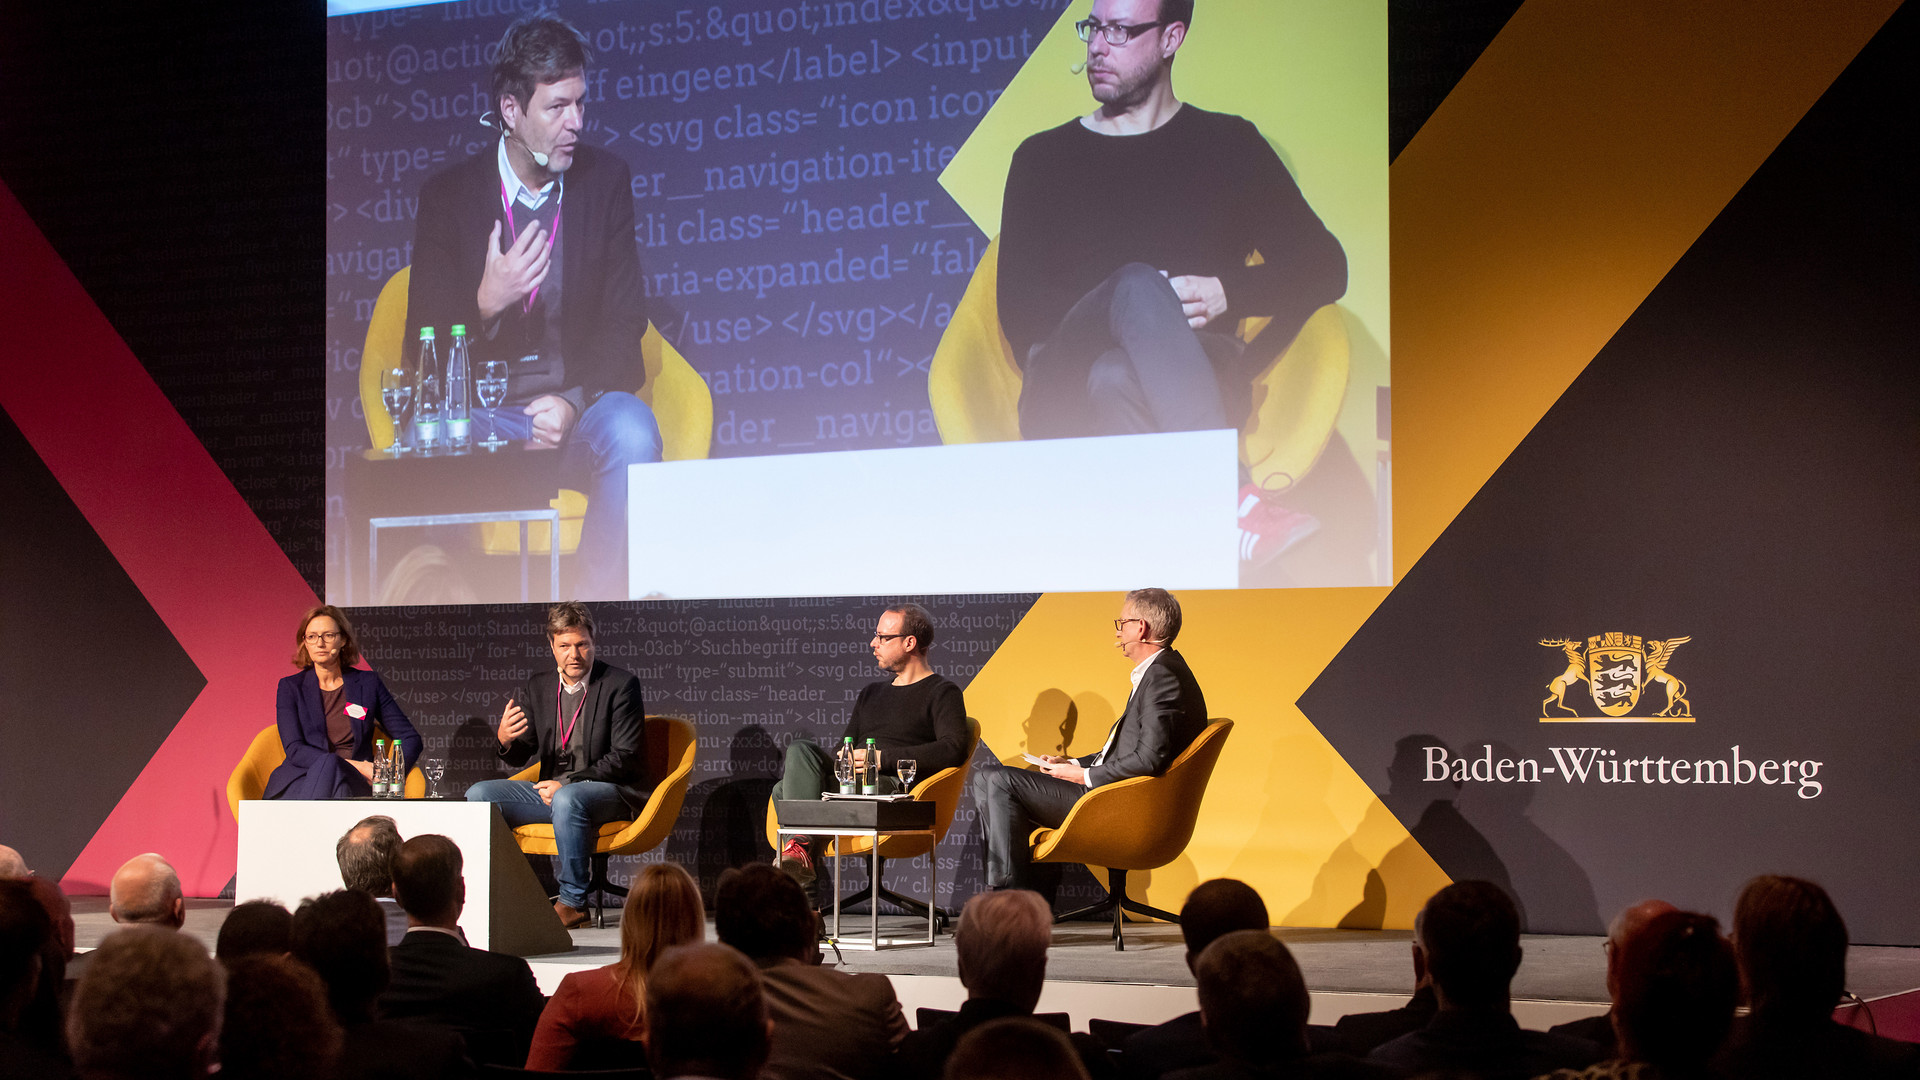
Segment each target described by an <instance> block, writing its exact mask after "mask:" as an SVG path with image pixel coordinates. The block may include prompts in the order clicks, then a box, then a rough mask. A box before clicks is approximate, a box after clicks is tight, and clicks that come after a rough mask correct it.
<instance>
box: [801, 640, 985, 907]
mask: <svg viewBox="0 0 1920 1080" xmlns="http://www.w3.org/2000/svg"><path fill="white" fill-rule="evenodd" d="M933 637H934V627H933V619H932V618H931V617H930V616H928V614H927V613H926V610H925V609H924V608H922V607H920V605H918V604H897V605H895V606H893V607H890V608H888V609H887V610H886V611H884V612H882V613H881V615H880V621H879V624H878V625H876V626H875V627H874V631H873V639H872V642H871V644H872V647H873V659H874V662H875V663H877V664H879V665H880V668H881V670H883V671H886V672H888V673H890V674H892V676H893V678H892V679H883V680H881V681H879V682H874V683H868V684H867V685H866V687H865V688H864V689H862V690H861V691H860V696H859V697H858V698H857V699H855V701H854V703H853V715H852V716H851V717H849V718H848V720H847V729H846V731H845V733H844V734H843V736H842V737H843V738H848V739H852V740H853V745H854V747H855V749H854V754H855V757H856V762H858V763H864V761H865V760H866V752H867V751H866V746H867V740H868V739H872V740H873V741H874V746H875V747H876V748H877V749H878V750H879V751H880V757H881V762H882V765H883V767H884V768H885V769H886V770H887V771H888V772H889V773H892V772H893V763H894V762H898V761H903V760H910V761H912V762H914V763H915V765H916V766H917V767H918V768H917V772H916V774H915V775H916V777H917V778H919V779H924V778H926V777H929V776H932V775H933V774H934V773H937V772H939V771H940V770H942V769H950V768H953V767H954V766H956V765H959V764H960V763H961V762H962V761H965V760H966V756H967V744H968V741H969V739H968V733H967V704H966V702H965V700H963V699H962V698H961V696H960V687H958V686H956V685H954V683H952V682H951V681H949V680H948V679H946V678H944V677H942V676H940V675H937V674H935V673H934V670H933V668H932V667H930V666H928V664H927V650H928V649H930V648H932V647H933ZM839 749H840V748H839V747H837V746H836V747H834V748H832V749H826V748H823V747H821V746H819V745H817V744H815V743H812V742H808V741H807V740H805V739H795V740H794V741H793V742H791V743H789V744H787V765H786V769H785V771H784V772H783V773H782V774H781V777H780V782H779V783H778V784H775V785H774V787H773V797H774V798H775V799H818V798H819V797H820V793H821V792H823V791H829V790H838V789H839V782H838V779H837V778H836V777H835V776H834V772H833V762H834V754H835V753H837V752H838V751H839ZM896 775H897V774H896ZM899 789H900V785H899V782H898V780H897V779H895V775H883V776H882V777H881V790H882V791H883V792H886V793H891V792H895V791H898V790H899ZM814 850H815V849H814V845H813V838H812V837H806V836H801V837H794V838H792V839H790V840H788V841H787V843H786V845H785V846H784V847H782V848H781V849H780V866H781V868H782V869H784V870H786V871H787V872H788V873H790V874H792V875H793V876H794V877H795V878H796V879H797V880H799V882H800V883H801V884H802V885H805V886H807V887H808V892H809V898H810V899H812V900H814V901H815V902H816V905H817V903H818V901H819V899H820V890H819V889H818V887H817V885H816V871H815V868H814V865H813V852H814Z"/></svg>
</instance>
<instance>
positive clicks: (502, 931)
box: [233, 799, 573, 956]
mask: <svg viewBox="0 0 1920 1080" xmlns="http://www.w3.org/2000/svg"><path fill="white" fill-rule="evenodd" d="M375 814H385V815H387V816H388V817H390V818H392V819H393V820H394V822H395V823H396V824H397V825H398V826H399V828H400V836H401V837H402V838H403V839H405V838H411V837H415V836H419V835H422V834H424V833H438V834H440V835H442V836H445V837H446V838H447V839H449V840H452V841H453V842H454V843H455V844H457V845H459V847H460V855H461V858H462V861H463V862H464V864H465V875H466V880H467V906H466V910H465V911H464V912H463V913H462V914H461V916H460V929H461V930H462V931H464V932H465V933H466V935H467V943H468V944H470V945H472V946H473V947H474V948H476V949H488V950H491V951H493V952H498V953H508V954H510V955H513V956H538V955H541V954H544V953H556V952H566V951H567V950H569V949H571V948H573V938H572V937H571V936H570V935H568V933H567V931H566V929H565V928H563V927H562V926H561V925H560V917H559V916H557V915H555V914H554V913H553V904H552V903H551V902H550V901H548V899H547V897H546V893H545V891H544V890H542V889H541V888H540V879H539V878H537V877H535V876H534V874H533V868H532V867H530V866H528V865H527V857H526V856H525V855H523V854H521V852H520V848H519V847H518V845H516V844H515V843H514V842H513V831H512V830H511V829H509V828H507V823H506V820H505V819H504V818H502V817H501V816H500V809H499V807H497V806H494V805H493V804H492V803H478V802H465V801H462V800H452V799H448V800H425V799H338V800H315V801H293V800H265V799H249V800H246V801H244V802H242V803H241V804H240V850H239V856H240V857H239V864H238V867H237V869H236V872H235V877H234V896H233V898H234V902H235V903H245V902H246V901H248V900H278V901H279V902H281V903H283V904H285V905H286V906H287V907H288V908H290V909H291V908H294V907H298V906H299V904H300V901H301V900H303V899H305V898H307V897H309V896H318V895H319V894H321V893H326V892H332V891H333V890H335V889H338V888H341V887H342V885H341V882H340V864H339V862H338V860H337V859H336V858H335V857H334V845H335V844H337V843H338V842H339V840H340V837H341V836H343V835H345V833H346V832H347V830H348V829H351V828H353V827H354V825H356V824H358V823H359V821H360V819H362V818H366V817H372V816H373V815H375Z"/></svg>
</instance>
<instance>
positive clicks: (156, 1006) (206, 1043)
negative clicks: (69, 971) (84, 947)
mask: <svg viewBox="0 0 1920 1080" xmlns="http://www.w3.org/2000/svg"><path fill="white" fill-rule="evenodd" d="M91 955H92V956H93V957H94V960H93V962H92V964H90V965H89V966H88V969H87V973H86V975H84V976H82V977H81V979H80V985H79V986H78V987H76V988H75V989H74V994H73V1006H72V1010H71V1012H70V1014H69V1015H68V1017H67V1042H68V1045H69V1046H70V1047H71V1049H72V1051H73V1063H74V1068H75V1071H76V1072H77V1073H78V1074H79V1075H80V1076H81V1077H82V1078H83V1080H131V1078H134V1077H139V1078H141V1080H187V1078H188V1077H204V1076H206V1075H208V1074H209V1073H211V1072H213V1071H214V1069H215V1068H216V1066H217V1064H218V1062H219V1047H220V1017H221V1009H222V1007H223V1005H224V1004H225V1001H226V974H225V973H224V972H223V971H222V970H221V969H220V965H219V964H218V963H217V962H215V960H214V959H213V957H211V956H208V955H207V950H206V947H205V946H203V945H201V944H200V943H199V942H198V941H196V940H194V939H193V938H192V937H190V936H188V935H186V934H176V933H174V932H173V930H172V929H171V928H170V927H166V926H131V927H128V928H126V929H124V930H117V931H115V932H114V933H112V934H109V935H107V939H106V940H105V941H103V942H101V943H100V947H99V948H98V949H96V950H94V952H93V953H92V954H91Z"/></svg>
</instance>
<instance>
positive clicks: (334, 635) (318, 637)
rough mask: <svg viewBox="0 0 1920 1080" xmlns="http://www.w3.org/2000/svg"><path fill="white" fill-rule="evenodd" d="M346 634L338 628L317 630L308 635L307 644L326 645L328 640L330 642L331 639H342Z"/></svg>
mask: <svg viewBox="0 0 1920 1080" xmlns="http://www.w3.org/2000/svg"><path fill="white" fill-rule="evenodd" d="M346 636H347V635H345V634H343V633H341V632H340V631H338V630H317V631H315V632H313V633H311V634H308V635H307V644H309V645H325V644H326V643H327V642H330V641H340V640H342V639H344V638H345V637H346Z"/></svg>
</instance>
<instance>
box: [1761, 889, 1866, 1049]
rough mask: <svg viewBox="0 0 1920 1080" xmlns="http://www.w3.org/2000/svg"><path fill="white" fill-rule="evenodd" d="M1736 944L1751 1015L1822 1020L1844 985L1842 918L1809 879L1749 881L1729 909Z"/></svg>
mask: <svg viewBox="0 0 1920 1080" xmlns="http://www.w3.org/2000/svg"><path fill="white" fill-rule="evenodd" d="M1733 950H1734V954H1735V956H1736V957H1738V959H1739V963H1740V980H1741V983H1742V984H1743V986H1744V988H1745V990H1746V996H1747V1005H1748V1006H1749V1007H1751V1008H1752V1009H1753V1012H1754V1016H1755V1018H1756V1020H1760V1021H1763V1022H1767V1023H1777V1022H1782V1021H1784V1022H1789V1023H1814V1022H1817V1021H1821V1020H1824V1019H1826V1018H1827V1017H1828V1016H1830V1015H1831V1014H1832V1013H1833V1010H1834V1008H1835V1007H1836V1006H1837V1005H1838V1004H1839V1002H1840V994H1841V992H1842V991H1843V990H1845V988H1846V980H1847V924H1846V922H1845V921H1844V920H1842V919H1841V918H1840V911H1839V909H1838V908H1835V907H1834V906H1833V900H1832V899H1831V898H1829V897H1828V896H1827V891H1826V890H1825V889H1822V888H1821V887H1820V886H1818V885H1815V884H1814V883H1813V882H1811V881H1807V880H1804V879H1802V878H1795V877H1778V876H1775V875H1771V874H1769V875H1766V876H1763V877H1757V878H1754V879H1753V880H1752V881H1749V882H1747V884H1746V887H1745V888H1743V889H1741V890H1740V899H1739V900H1738V901H1737V902H1736V903H1735V904H1734V908H1733Z"/></svg>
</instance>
